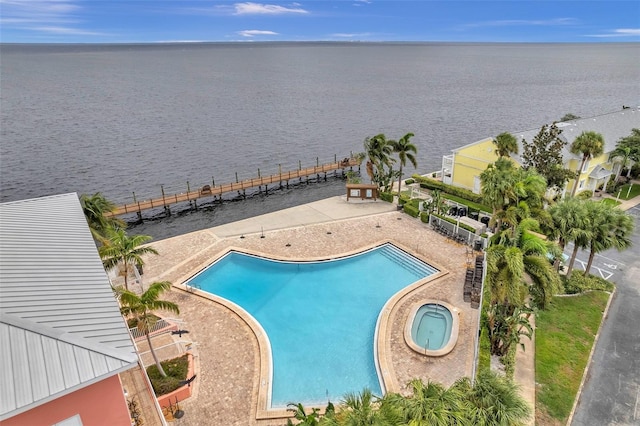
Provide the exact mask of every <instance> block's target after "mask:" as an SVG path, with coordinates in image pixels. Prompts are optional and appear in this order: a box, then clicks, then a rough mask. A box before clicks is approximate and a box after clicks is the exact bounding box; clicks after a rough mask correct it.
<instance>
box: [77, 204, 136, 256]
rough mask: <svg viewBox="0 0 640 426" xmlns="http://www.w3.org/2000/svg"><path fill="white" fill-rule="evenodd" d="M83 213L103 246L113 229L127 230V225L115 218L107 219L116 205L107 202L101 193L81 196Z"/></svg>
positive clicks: (92, 231)
mask: <svg viewBox="0 0 640 426" xmlns="http://www.w3.org/2000/svg"><path fill="white" fill-rule="evenodd" d="M80 205H81V206H82V212H83V213H84V217H85V218H86V219H87V224H88V225H89V229H90V230H91V235H93V238H94V239H95V240H96V241H98V242H99V243H101V244H104V243H105V242H106V241H107V239H108V236H107V234H108V232H109V230H110V229H111V228H125V227H126V223H124V221H122V220H120V219H118V218H117V217H115V216H110V217H107V216H105V214H106V213H109V212H112V211H113V210H114V209H115V208H116V205H115V204H113V203H112V202H111V201H109V200H107V199H106V198H105V196H104V195H102V194H101V193H100V192H96V193H95V194H93V195H87V194H82V195H81V196H80Z"/></svg>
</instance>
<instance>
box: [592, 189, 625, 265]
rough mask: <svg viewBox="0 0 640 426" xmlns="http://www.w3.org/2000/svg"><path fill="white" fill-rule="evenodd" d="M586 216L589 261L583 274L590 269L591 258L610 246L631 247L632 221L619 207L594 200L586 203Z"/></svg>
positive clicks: (618, 248) (621, 248)
mask: <svg viewBox="0 0 640 426" xmlns="http://www.w3.org/2000/svg"><path fill="white" fill-rule="evenodd" d="M586 211H587V216H588V217H589V219H590V225H591V226H590V228H591V233H590V237H589V261H588V263H587V267H586V268H585V271H584V274H585V275H587V274H588V273H589V271H590V270H591V265H592V264H593V258H594V257H595V255H596V253H600V252H602V251H605V250H607V249H610V248H612V247H614V248H616V249H617V250H620V251H622V250H624V249H627V248H629V247H631V235H632V234H633V227H634V221H633V219H632V218H631V216H629V215H628V214H626V213H625V212H624V211H622V210H620V209H619V208H617V207H615V206H612V205H610V204H604V203H600V202H595V201H588V202H587V203H586Z"/></svg>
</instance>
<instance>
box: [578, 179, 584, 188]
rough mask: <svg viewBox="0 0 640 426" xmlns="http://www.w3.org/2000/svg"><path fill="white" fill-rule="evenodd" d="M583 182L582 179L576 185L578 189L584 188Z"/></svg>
mask: <svg viewBox="0 0 640 426" xmlns="http://www.w3.org/2000/svg"><path fill="white" fill-rule="evenodd" d="M584 181H585V179H582V180H581V181H580V185H578V189H582V188H584Z"/></svg>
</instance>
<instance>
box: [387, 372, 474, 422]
mask: <svg viewBox="0 0 640 426" xmlns="http://www.w3.org/2000/svg"><path fill="white" fill-rule="evenodd" d="M409 385H410V386H411V390H412V391H413V394H412V395H411V396H409V397H406V398H402V397H400V398H396V404H397V405H398V406H399V407H400V410H401V412H402V418H403V421H404V423H402V424H408V425H416V426H417V425H434V426H440V425H443V426H445V425H454V424H460V423H459V421H460V420H461V419H463V418H464V415H465V412H464V407H463V404H462V400H463V396H462V394H461V392H460V391H459V390H458V389H457V388H454V387H451V388H446V387H444V386H443V385H441V384H440V383H437V382H432V381H429V382H428V383H427V384H426V385H425V384H424V382H422V380H420V379H414V380H412V381H411V382H410V383H409Z"/></svg>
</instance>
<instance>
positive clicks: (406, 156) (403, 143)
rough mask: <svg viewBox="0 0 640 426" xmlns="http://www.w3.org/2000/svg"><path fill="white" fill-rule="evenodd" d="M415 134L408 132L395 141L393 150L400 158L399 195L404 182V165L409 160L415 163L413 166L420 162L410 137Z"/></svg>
mask: <svg viewBox="0 0 640 426" xmlns="http://www.w3.org/2000/svg"><path fill="white" fill-rule="evenodd" d="M413 136H415V135H414V134H413V133H407V134H406V135H404V136H403V137H401V138H400V139H399V140H398V141H397V142H393V144H392V146H393V152H395V153H396V154H398V159H399V160H400V173H399V176H398V195H400V185H401V184H402V167H404V166H405V165H406V164H407V160H409V161H410V162H411V164H413V167H414V168H416V167H418V163H417V162H416V157H415V155H413V154H415V153H416V152H417V151H418V150H417V148H416V146H415V145H414V144H412V143H411V141H409V139H410V138H412V137H413Z"/></svg>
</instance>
